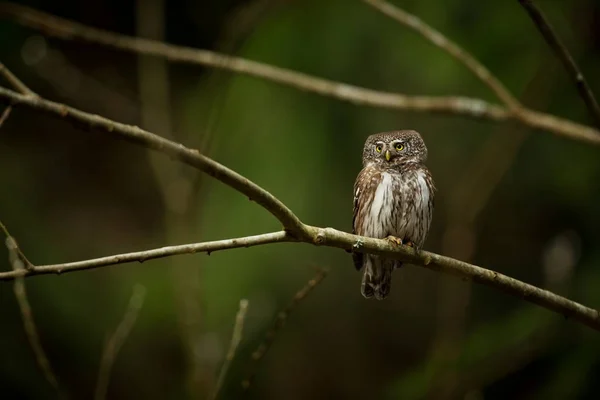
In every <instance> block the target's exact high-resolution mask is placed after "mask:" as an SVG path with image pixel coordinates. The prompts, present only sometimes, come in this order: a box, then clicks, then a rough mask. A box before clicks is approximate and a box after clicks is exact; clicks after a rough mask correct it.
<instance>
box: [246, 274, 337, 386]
mask: <svg viewBox="0 0 600 400" xmlns="http://www.w3.org/2000/svg"><path fill="white" fill-rule="evenodd" d="M327 273H328V271H327V270H326V269H324V268H317V274H316V275H315V276H314V277H313V278H311V280H309V281H308V283H307V284H306V285H305V286H304V287H303V288H302V289H300V290H299V291H298V292H296V294H295V295H294V297H293V298H292V301H291V302H290V303H289V304H288V305H287V306H286V307H285V308H284V309H283V310H282V311H281V312H279V313H278V314H277V317H276V318H275V321H273V325H272V326H271V328H270V329H269V330H268V331H267V334H266V335H265V339H264V340H263V342H262V343H261V344H260V345H259V346H258V348H257V349H256V350H255V351H254V352H253V353H252V367H251V369H250V373H249V374H248V376H247V377H246V378H244V380H243V381H242V387H243V388H244V389H248V388H249V387H250V385H251V384H252V381H253V380H254V375H255V374H256V366H257V364H258V363H259V362H260V360H262V358H263V357H264V356H265V354H266V353H267V351H269V349H270V348H271V345H272V344H273V341H274V340H275V336H276V335H277V333H278V332H279V331H280V330H281V329H282V328H283V327H284V326H285V323H286V322H287V319H288V317H289V316H290V313H291V312H292V311H293V310H294V309H295V308H296V307H297V306H298V304H299V303H300V302H301V301H302V300H304V299H305V298H306V296H308V295H309V294H310V292H312V290H313V289H314V288H315V287H316V286H317V285H318V284H319V283H321V281H323V279H325V277H326V276H327Z"/></svg>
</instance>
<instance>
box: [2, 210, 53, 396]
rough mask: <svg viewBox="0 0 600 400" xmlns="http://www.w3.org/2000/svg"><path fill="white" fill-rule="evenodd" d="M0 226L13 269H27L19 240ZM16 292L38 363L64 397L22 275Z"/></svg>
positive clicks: (30, 343)
mask: <svg viewBox="0 0 600 400" xmlns="http://www.w3.org/2000/svg"><path fill="white" fill-rule="evenodd" d="M0 226H1V227H2V230H3V231H4V233H5V234H6V248H7V249H8V258H9V262H10V264H11V266H12V268H13V271H14V272H15V273H18V272H20V271H26V269H25V265H27V264H28V263H29V261H27V259H26V258H24V257H22V255H23V253H22V252H21V249H20V248H19V245H18V244H17V241H16V240H15V239H14V238H13V237H12V236H11V235H10V234H9V233H8V230H7V229H6V227H5V226H4V225H3V224H2V222H0ZM14 292H15V298H16V299H17V303H18V304H19V310H20V311H21V317H22V319H23V328H24V330H25V334H26V335H27V340H28V341H29V346H30V347H31V349H32V350H33V354H34V355H35V360H36V362H37V365H38V367H39V368H40V370H41V371H42V373H43V374H44V377H45V378H46V380H47V381H48V383H50V385H51V386H52V387H53V388H54V390H56V392H57V393H58V395H59V397H61V398H63V397H64V395H63V393H62V392H61V390H60V387H59V385H58V380H57V379H56V375H54V372H53V371H52V366H51V365H50V361H49V360H48V357H47V356H46V352H45V351H44V347H43V346H42V341H41V340H40V335H39V334H38V331H37V327H36V325H35V321H34V320H33V313H32V311H31V305H30V304H29V300H28V299H27V291H26V290H25V279H24V278H22V277H21V278H17V279H15V283H14Z"/></svg>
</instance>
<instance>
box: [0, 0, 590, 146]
mask: <svg viewBox="0 0 600 400" xmlns="http://www.w3.org/2000/svg"><path fill="white" fill-rule="evenodd" d="M3 15H4V16H8V17H10V18H12V19H14V20H15V21H16V22H18V23H20V24H22V25H25V26H28V27H30V28H32V29H36V30H39V31H42V32H44V33H45V34H47V35H50V36H55V37H58V38H61V39H66V40H81V41H85V42H91V43H97V44H101V45H104V46H108V47H111V48H113V49H118V50H123V51H129V52H133V53H136V54H146V55H152V56H157V57H165V58H166V59H168V60H169V61H172V62H179V63H188V64H196V65H204V66H208V67H212V68H219V69H224V70H229V71H232V72H236V73H240V74H246V75H250V76H253V77H256V78H261V79H265V80H268V81H271V82H275V83H279V84H282V85H286V86H290V87H293V88H295V89H299V90H304V91H308V92H312V93H316V94H319V95H322V96H328V97H332V98H335V99H338V100H342V101H347V102H350V103H354V104H358V105H366V106H371V107H379V108H387V109H395V110H406V111H415V112H429V113H446V114H455V115H463V116H468V117H472V118H483V119H489V120H492V121H508V120H514V121H516V122H519V123H521V124H523V125H526V126H528V127H530V128H534V129H541V130H544V131H548V132H552V133H554V134H556V135H560V136H565V137H568V138H570V139H575V140H582V141H585V142H589V143H593V144H596V145H600V132H599V131H598V130H596V129H594V128H592V127H589V126H585V125H581V124H577V123H575V122H572V121H569V120H565V119H561V118H558V117H554V116H552V115H549V114H544V113H540V112H536V111H533V110H529V109H526V108H522V109H520V110H519V112H513V111H510V110H507V109H506V108H504V107H500V106H497V105H493V104H490V103H487V102H485V101H483V100H480V99H473V98H468V97H459V96H408V95H404V94H399V93H390V92H380V91H376V90H371V89H366V88H362V87H358V86H353V85H348V84H345V83H341V82H335V81H330V80H326V79H321V78H318V77H314V76H311V75H307V74H303V73H300V72H296V71H292V70H289V69H285V68H279V67H276V66H273V65H269V64H264V63H260V62H256V61H251V60H247V59H243V58H239V57H230V56H227V55H223V54H220V53H216V52H212V51H208V50H201V49H194V48H190V47H183V46H174V45H170V44H167V43H163V42H158V41H154V40H149V39H141V38H134V37H130V36H125V35H119V34H116V33H112V32H108V31H104V30H101V29H96V28H92V27H89V26H85V25H82V24H79V23H76V22H73V21H70V20H67V19H64V18H59V17H55V16H53V15H49V14H46V13H42V12H40V11H36V10H33V9H31V8H28V7H23V6H20V5H16V4H11V3H0V16H3Z"/></svg>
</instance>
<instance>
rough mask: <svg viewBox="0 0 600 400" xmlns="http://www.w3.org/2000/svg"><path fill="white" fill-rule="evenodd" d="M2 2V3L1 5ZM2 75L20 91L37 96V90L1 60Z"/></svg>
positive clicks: (0, 72) (0, 73) (0, 71)
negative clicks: (30, 87)
mask: <svg viewBox="0 0 600 400" xmlns="http://www.w3.org/2000/svg"><path fill="white" fill-rule="evenodd" d="M1 6H2V4H0V7H1ZM0 75H2V76H3V77H4V79H6V81H7V82H8V83H10V85H11V86H12V87H13V88H15V90H16V91H17V92H19V93H22V94H25V95H28V96H37V95H36V94H35V92H34V91H33V90H31V89H29V88H28V87H27V85H25V84H24V83H23V82H21V80H20V79H19V78H17V77H16V76H15V75H14V74H13V73H12V72H10V71H9V69H8V68H6V66H5V65H4V64H2V63H1V62H0Z"/></svg>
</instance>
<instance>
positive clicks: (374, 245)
mask: <svg viewBox="0 0 600 400" xmlns="http://www.w3.org/2000/svg"><path fill="white" fill-rule="evenodd" d="M0 102H5V103H9V104H12V105H13V106H19V107H21V106H22V107H27V108H30V109H32V110H37V111H42V112H45V113H47V114H50V115H54V116H56V117H62V118H64V119H66V120H68V121H70V122H72V123H76V124H79V125H83V126H84V127H85V128H87V129H93V130H97V131H101V132H105V133H108V134H111V135H114V136H116V137H121V138H125V139H128V140H130V141H132V142H134V143H136V144H139V145H142V146H144V147H147V148H150V149H153V150H157V151H160V152H162V153H164V154H167V155H170V156H172V157H174V158H176V159H178V160H179V161H181V162H183V163H186V164H188V165H191V166H193V167H196V168H197V169H199V170H201V171H203V172H205V173H207V174H209V175H211V176H212V177H214V178H216V179H218V180H220V181H221V182H223V183H225V184H227V185H229V186H231V187H232V188H234V189H236V190H237V191H239V192H240V193H243V194H245V195H246V196H248V197H250V198H251V199H253V200H255V201H256V202H257V203H258V204H260V205H261V206H263V207H264V208H265V209H267V210H268V211H269V212H271V213H272V214H273V215H275V216H277V217H278V218H279V219H280V221H282V222H283V224H284V226H286V225H288V226H289V227H292V229H293V231H292V232H290V231H291V230H292V229H290V231H283V232H275V233H270V234H265V235H258V236H251V237H247V238H241V239H229V240H223V241H218V242H207V243H198V244H195V245H187V247H186V246H185V245H184V246H172V247H164V248H161V249H155V250H149V251H147V252H138V253H130V254H122V255H118V256H112V257H104V258H100V259H95V260H86V261H80V262H76V263H69V264H56V265H48V266H32V268H31V269H30V270H25V271H18V272H17V271H12V272H4V273H0V280H11V279H14V278H16V277H19V276H29V275H38V274H49V273H60V272H66V271H74V270H81V269H89V268H96V267H99V266H104V265H112V264H118V263H124V262H132V261H143V260H146V259H148V258H159V257H166V256H168V255H175V254H184V253H191V252H195V251H214V250H218V249H224V248H236V247H247V246H252V245H254V246H255V245H259V244H266V243H278V242H286V241H288V242H289V241H301V242H305V243H311V244H316V245H325V246H329V247H338V248H342V249H346V250H351V251H359V252H368V253H373V254H384V255H385V256H386V257H388V258H397V259H401V260H403V261H405V262H407V263H412V264H414V265H420V266H423V267H426V268H429V269H431V270H434V271H438V272H443V273H446V274H452V275H456V276H460V277H462V278H463V279H470V280H472V281H474V282H477V283H481V284H483V285H486V286H490V287H493V288H496V289H500V290H502V291H504V292H506V293H509V294H511V295H513V296H516V297H518V298H522V299H524V300H527V301H529V302H532V303H534V304H537V305H540V306H542V307H544V308H547V309H549V310H552V311H555V312H558V313H560V314H562V315H564V316H565V317H571V318H573V319H575V320H578V321H579V322H582V323H583V324H585V325H587V326H590V327H592V328H594V329H597V330H600V316H599V315H598V311H596V310H594V309H591V308H587V307H585V306H582V305H581V304H578V303H575V302H573V301H570V300H568V299H566V298H564V297H561V296H557V295H555V294H553V293H551V292H549V291H547V290H543V289H540V288H537V287H535V286H532V285H528V284H526V283H523V282H520V281H518V280H516V279H513V278H509V277H507V276H505V275H502V274H499V273H497V272H494V271H490V270H487V269H484V268H480V267H478V266H475V265H471V264H468V263H466V262H462V261H458V260H455V259H452V258H449V257H444V256H441V255H437V254H434V253H429V252H425V251H421V252H419V253H415V252H414V251H413V250H412V249H411V248H409V247H408V248H407V247H405V246H394V245H392V244H390V243H389V242H388V241H386V240H380V239H373V238H367V237H361V236H356V235H352V234H349V233H345V232H341V231H338V230H335V229H332V228H318V227H313V226H309V225H306V224H303V223H302V222H301V221H300V220H299V219H298V218H297V217H296V216H295V215H294V214H293V213H292V211H290V210H289V209H288V208H287V207H286V206H285V205H284V204H283V203H282V202H281V201H280V200H278V199H277V198H275V197H274V196H273V195H272V194H270V193H269V192H267V191H266V190H264V189H262V188H261V187H260V186H258V185H257V184H255V183H254V182H251V181H249V180H248V179H247V178H245V177H243V176H241V175H239V174H238V173H236V172H234V171H232V170H230V169H228V168H227V167H225V166H223V165H221V164H219V163H217V162H216V161H214V160H212V159H210V158H208V157H206V156H203V155H201V154H200V153H199V152H198V151H196V150H192V149H189V148H187V147H185V146H183V145H182V144H177V143H174V142H172V141H169V140H167V139H164V138H161V137H160V136H157V135H155V134H152V133H150V132H147V131H144V130H142V129H140V128H138V127H135V126H130V125H125V124H121V123H117V122H114V121H111V120H109V119H106V118H103V117H100V116H97V115H92V114H88V113H85V112H83V111H79V110H76V109H74V108H71V107H67V106H65V105H64V104H60V103H54V102H51V101H48V100H44V99H42V98H37V97H29V96H23V95H20V94H18V93H15V92H13V91H11V90H7V89H4V88H0ZM284 221H285V222H284Z"/></svg>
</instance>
